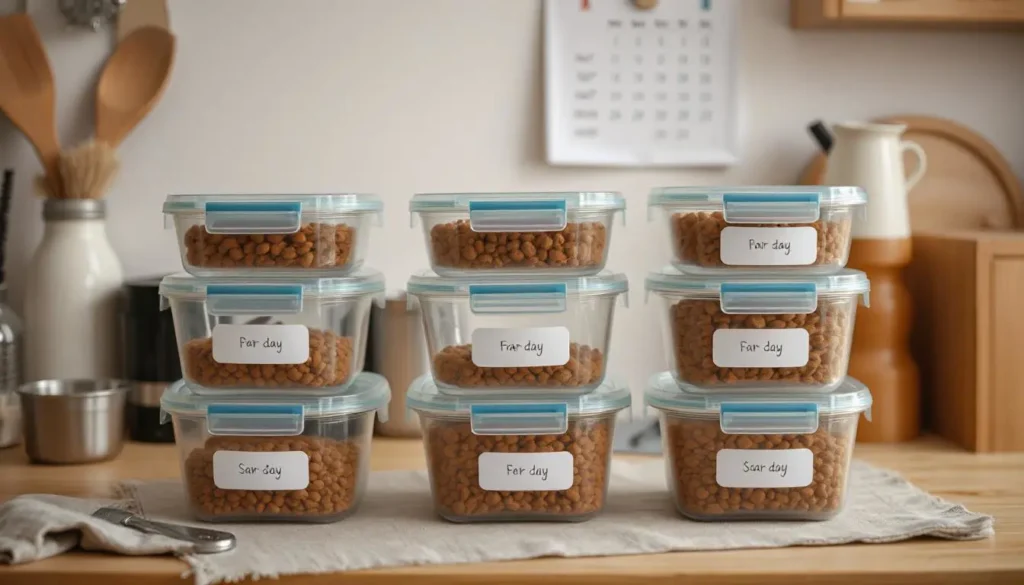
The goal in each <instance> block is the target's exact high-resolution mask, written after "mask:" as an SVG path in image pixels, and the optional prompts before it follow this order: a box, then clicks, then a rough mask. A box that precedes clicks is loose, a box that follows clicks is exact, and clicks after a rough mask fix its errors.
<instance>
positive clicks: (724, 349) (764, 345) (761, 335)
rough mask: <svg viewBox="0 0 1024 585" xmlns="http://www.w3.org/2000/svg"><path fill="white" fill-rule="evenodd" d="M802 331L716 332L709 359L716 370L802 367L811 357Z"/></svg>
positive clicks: (807, 341) (808, 341) (756, 330)
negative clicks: (717, 368) (716, 367)
mask: <svg viewBox="0 0 1024 585" xmlns="http://www.w3.org/2000/svg"><path fill="white" fill-rule="evenodd" d="M810 349H811V336H810V333H808V332H807V330H806V329H803V328H801V327H796V328H793V329H719V330H718V331H715V335H714V337H712V338H711V359H712V360H713V361H714V362H715V365H716V366H718V367H720V368H802V367H804V366H806V365H807V360H808V359H809V358H810V355H811V351H810Z"/></svg>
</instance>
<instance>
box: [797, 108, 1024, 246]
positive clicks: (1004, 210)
mask: <svg viewBox="0 0 1024 585" xmlns="http://www.w3.org/2000/svg"><path fill="white" fill-rule="evenodd" d="M876 121H877V122H881V123H887V124H906V125H907V131H906V133H905V134H904V138H905V139H907V140H913V141H915V142H917V143H918V144H920V145H921V146H922V147H924V149H925V152H927V153H928V171H927V172H926V173H925V175H924V178H923V179H921V182H920V183H918V184H917V186H916V187H915V188H914V189H913V190H912V191H911V192H910V194H909V195H908V198H907V202H908V204H909V206H910V224H911V228H912V229H913V231H915V232H920V231H942V230H948V229H979V228H981V229H1014V228H1017V229H1022V228H1024V191H1022V189H1021V184H1020V181H1019V180H1018V179H1017V177H1016V176H1015V175H1014V174H1013V171H1012V170H1011V168H1010V164H1009V163H1008V162H1007V161H1006V159H1005V158H1003V155H1002V154H1000V153H999V151H998V150H996V148H995V147H994V146H992V144H991V143H990V142H988V141H987V140H985V138H983V137H982V136H981V135H979V134H977V133H976V132H974V131H973V130H970V129H969V128H966V127H964V126H961V125H959V124H957V123H955V122H951V121H949V120H944V119H942V118H932V117H928V116H893V117H889V118H881V119H879V120H876ZM914 164H916V161H914V159H913V155H912V154H908V155H907V157H906V160H905V161H904V165H906V167H907V169H908V170H909V169H912V168H913V165H914ZM825 165H826V158H825V155H824V154H819V155H818V156H816V157H815V158H814V160H812V161H811V163H810V164H809V165H808V166H807V168H806V169H804V173H803V175H802V177H801V183H802V184H805V185H814V184H819V183H820V182H821V180H822V178H823V177H824V176H825Z"/></svg>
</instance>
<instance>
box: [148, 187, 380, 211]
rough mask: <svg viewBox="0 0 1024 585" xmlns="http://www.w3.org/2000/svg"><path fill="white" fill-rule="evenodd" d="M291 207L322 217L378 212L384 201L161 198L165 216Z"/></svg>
mask: <svg viewBox="0 0 1024 585" xmlns="http://www.w3.org/2000/svg"><path fill="white" fill-rule="evenodd" d="M275 206H276V207H275ZM296 208H297V209H296ZM292 209H296V210H297V211H300V212H301V213H302V214H303V215H309V216H321V217H322V216H331V215H347V214H353V213H380V212H381V211H382V210H383V209H384V203H383V202H382V201H381V200H380V197H377V196H376V195H372V194H369V193H323V194H300V193H294V194H291V193H260V194H251V195H247V194H217V195H214V194H195V195H168V196H167V199H166V200H165V201H164V213H165V214H169V215H177V214H195V215H203V214H205V213H206V212H207V211H208V210H209V211H218V212H223V213H233V212H237V213H246V212H252V211H266V212H274V211H278V212H283V211H287V210H292Z"/></svg>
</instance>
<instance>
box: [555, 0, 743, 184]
mask: <svg viewBox="0 0 1024 585" xmlns="http://www.w3.org/2000/svg"><path fill="white" fill-rule="evenodd" d="M545 9H546V15H545V65H546V72H545V73H546V84H545V96H546V117H547V147H548V162H549V163H551V164H571V165H609V166H717V165H728V164H733V163H735V162H736V153H735V146H736V109H737V108H736V105H735V102H736V100H735V97H736V96H735V81H734V77H735V63H734V62H735V59H734V57H735V32H734V31H735V17H736V0H716V1H714V2H712V1H711V0H673V1H672V2H660V3H659V4H658V5H657V6H656V7H655V8H654V9H653V10H648V11H641V10H637V9H635V8H633V7H632V6H631V5H630V3H628V2H625V1H624V0H588V1H587V2H585V3H580V2H576V1H575V0H547V3H546V5H545Z"/></svg>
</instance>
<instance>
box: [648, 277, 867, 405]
mask: <svg viewBox="0 0 1024 585" xmlns="http://www.w3.org/2000/svg"><path fill="white" fill-rule="evenodd" d="M646 288H647V292H648V294H649V293H651V292H654V293H655V294H657V295H658V296H659V297H661V300H662V303H661V311H662V318H661V319H660V320H661V323H662V327H661V329H662V333H663V335H664V347H665V351H666V353H667V354H668V361H669V364H670V365H671V369H672V374H673V375H674V376H675V377H676V379H677V380H678V381H679V382H680V383H684V384H689V385H691V386H693V387H694V391H695V392H719V391H726V392H728V391H736V390H741V389H745V390H749V391H752V392H764V391H768V392H770V391H782V390H784V391H794V392H800V391H803V392H829V391H831V390H833V389H834V388H836V387H837V386H839V384H841V383H842V381H843V378H845V377H846V371H847V367H848V366H849V363H850V343H851V342H852V340H853V326H854V319H855V317H856V315H857V300H858V297H860V296H862V295H863V298H864V304H865V305H867V304H868V290H869V288H870V285H869V283H868V279H867V277H866V276H865V275H864V273H863V272H860V271H858V270H850V269H843V271H842V272H840V273H838V274H834V275H832V276H806V277H796V276H789V277H786V276H780V277H775V278H757V277H730V278H728V279H723V278H712V277H700V276H688V275H685V274H681V273H680V272H679V271H677V270H675V269H673V268H665V269H663V270H662V271H660V272H655V273H651V274H650V275H648V277H647V282H646Z"/></svg>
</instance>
